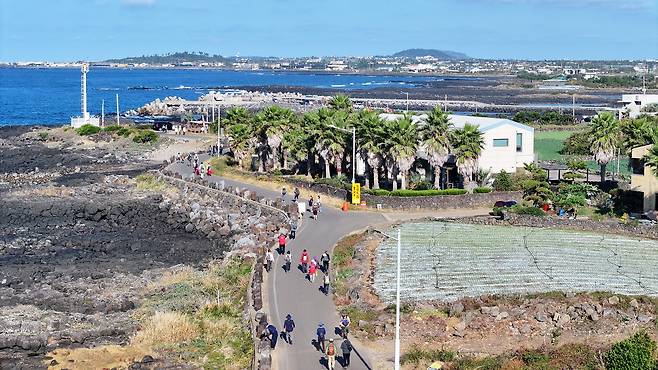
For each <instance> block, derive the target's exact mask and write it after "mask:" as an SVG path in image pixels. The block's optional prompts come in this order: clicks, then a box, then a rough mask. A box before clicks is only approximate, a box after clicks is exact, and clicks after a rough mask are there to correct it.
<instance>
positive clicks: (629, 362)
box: [603, 331, 656, 370]
mask: <svg viewBox="0 0 658 370" xmlns="http://www.w3.org/2000/svg"><path fill="white" fill-rule="evenodd" d="M655 351H656V342H655V341H654V340H653V339H651V337H650V336H649V335H648V334H647V333H646V332H645V331H640V332H638V333H636V334H635V335H633V336H632V337H630V338H628V339H625V340H622V341H621V342H619V343H617V344H615V345H613V346H612V348H610V349H609V350H608V351H607V352H606V353H605V355H604V356H603V361H604V362H605V368H606V369H608V370H622V369H623V370H630V369H637V370H653V369H654V368H655V366H656V361H655V360H654V358H653V356H654V352H655Z"/></svg>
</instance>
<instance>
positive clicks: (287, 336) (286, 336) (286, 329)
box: [282, 314, 295, 344]
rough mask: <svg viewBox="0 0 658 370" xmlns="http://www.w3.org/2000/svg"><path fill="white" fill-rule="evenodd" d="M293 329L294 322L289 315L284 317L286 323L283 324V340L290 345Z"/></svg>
mask: <svg viewBox="0 0 658 370" xmlns="http://www.w3.org/2000/svg"><path fill="white" fill-rule="evenodd" d="M294 329H295V322H294V321H293V319H292V316H291V315H290V314H288V315H286V321H284V322H283V333H282V336H283V340H285V341H286V342H287V343H288V344H292V331H293V330H294Z"/></svg>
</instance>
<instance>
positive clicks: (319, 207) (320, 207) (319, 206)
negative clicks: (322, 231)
mask: <svg viewBox="0 0 658 370" xmlns="http://www.w3.org/2000/svg"><path fill="white" fill-rule="evenodd" d="M315 203H317V205H318V213H320V212H322V202H320V193H318V195H317V200H316V201H315Z"/></svg>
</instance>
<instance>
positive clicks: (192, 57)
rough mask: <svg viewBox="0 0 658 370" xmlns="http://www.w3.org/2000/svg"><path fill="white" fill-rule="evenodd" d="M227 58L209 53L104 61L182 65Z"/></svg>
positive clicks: (173, 54) (148, 56)
mask: <svg viewBox="0 0 658 370" xmlns="http://www.w3.org/2000/svg"><path fill="white" fill-rule="evenodd" d="M224 60H225V58H224V57H223V56H221V55H210V54H208V53H203V52H199V53H194V52H191V53H190V52H179V53H169V54H162V55H158V54H156V55H142V56H141V57H128V58H120V59H108V60H104V61H103V62H105V63H128V64H133V63H134V64H138V63H147V64H181V63H215V62H223V61H224Z"/></svg>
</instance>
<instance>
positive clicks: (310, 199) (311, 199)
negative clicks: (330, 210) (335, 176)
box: [308, 195, 313, 208]
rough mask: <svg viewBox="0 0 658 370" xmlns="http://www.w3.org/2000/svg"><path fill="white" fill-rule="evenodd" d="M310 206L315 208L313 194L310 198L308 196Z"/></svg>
mask: <svg viewBox="0 0 658 370" xmlns="http://www.w3.org/2000/svg"><path fill="white" fill-rule="evenodd" d="M308 208H313V196H312V195H311V197H310V198H308Z"/></svg>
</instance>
